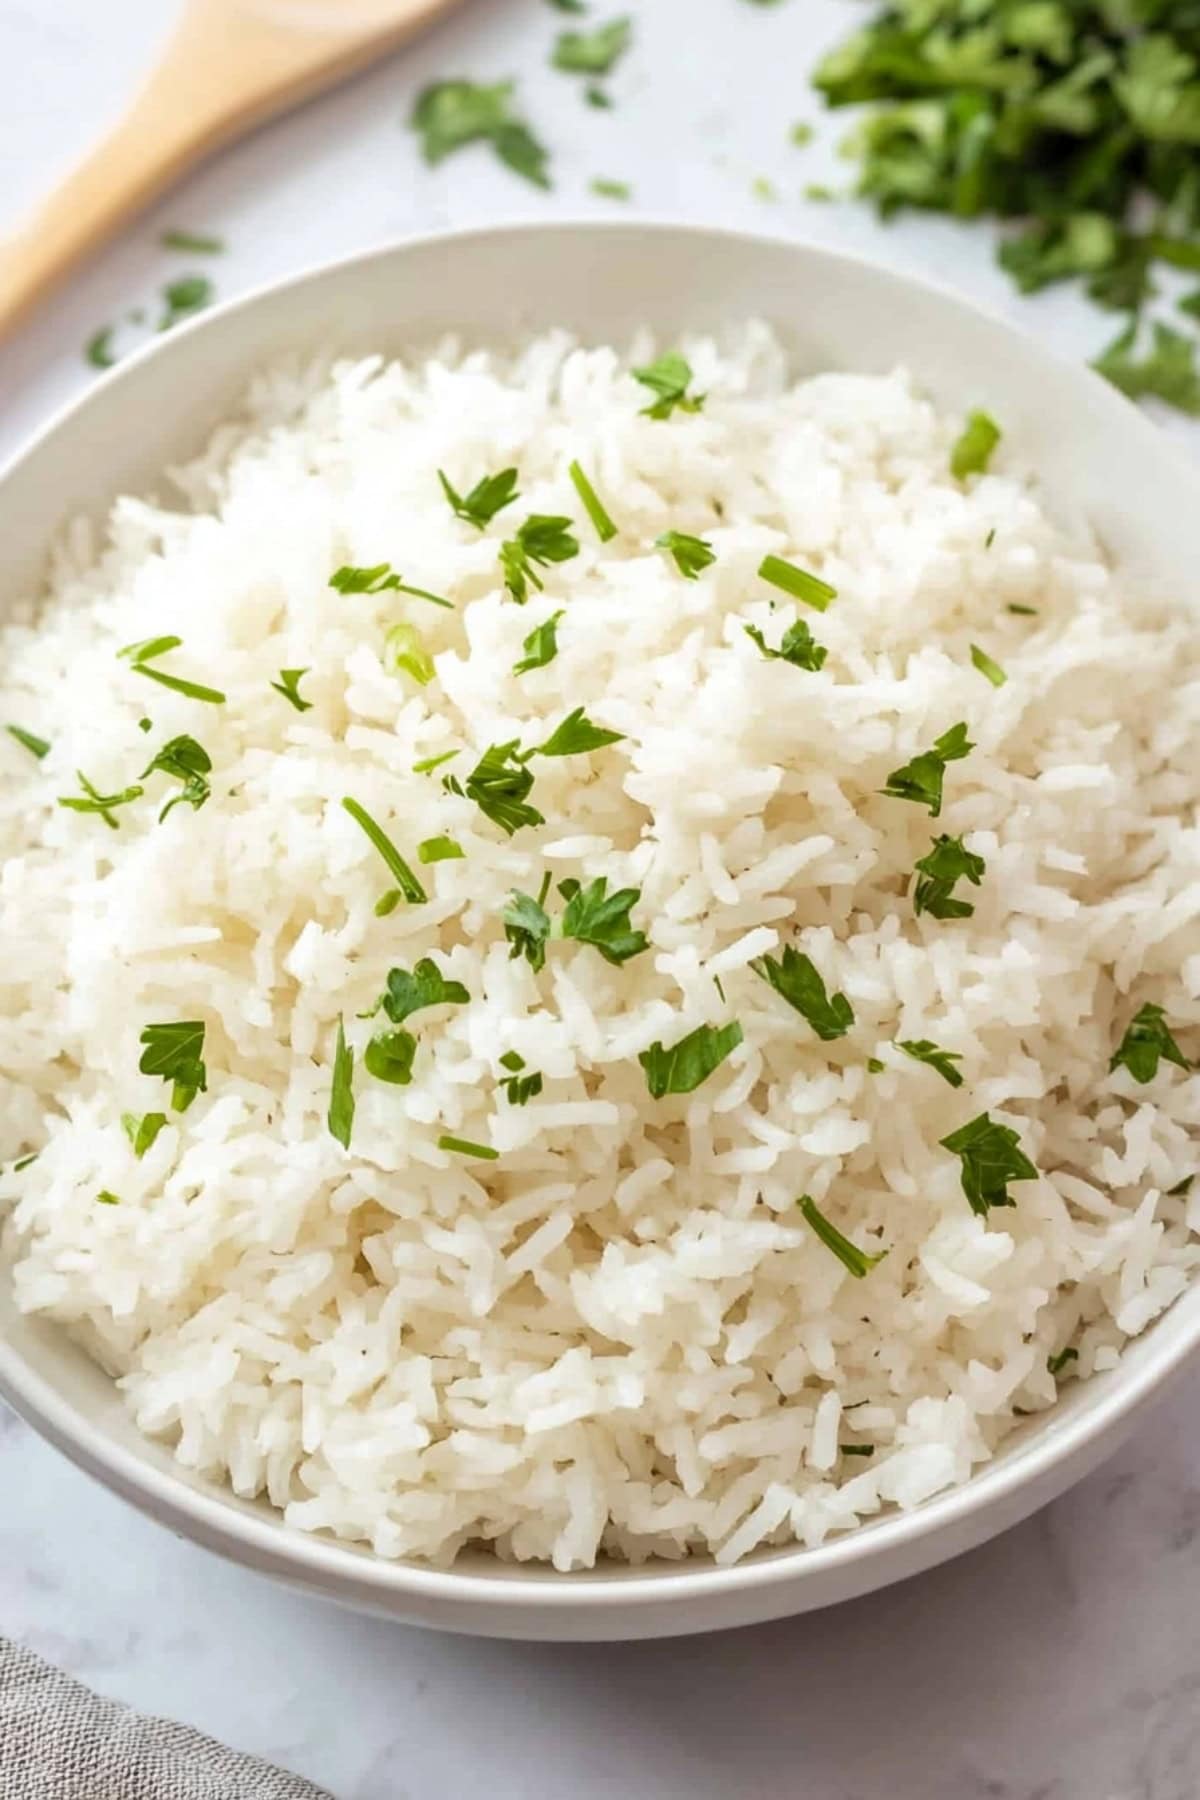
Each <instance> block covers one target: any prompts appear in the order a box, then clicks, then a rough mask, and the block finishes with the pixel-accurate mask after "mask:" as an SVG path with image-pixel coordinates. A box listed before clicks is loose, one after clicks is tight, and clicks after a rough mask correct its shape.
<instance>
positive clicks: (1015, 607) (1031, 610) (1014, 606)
mask: <svg viewBox="0 0 1200 1800" xmlns="http://www.w3.org/2000/svg"><path fill="white" fill-rule="evenodd" d="M1004 610H1005V612H1010V613H1019V614H1020V615H1021V617H1022V618H1024V619H1036V618H1037V616H1038V609H1037V607H1036V606H1022V605H1021V604H1020V603H1019V602H1018V601H1016V600H1010V601H1009V603H1008V605H1007V606H1006V607H1005V609H1004Z"/></svg>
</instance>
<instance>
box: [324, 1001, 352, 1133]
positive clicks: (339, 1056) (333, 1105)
mask: <svg viewBox="0 0 1200 1800" xmlns="http://www.w3.org/2000/svg"><path fill="white" fill-rule="evenodd" d="M327 1122H328V1125H329V1131H330V1135H331V1136H332V1137H335V1138H336V1139H337V1141H338V1143H339V1144H340V1145H341V1146H342V1149H343V1150H348V1149H349V1148H350V1138H351V1134H352V1133H353V1131H354V1052H353V1050H351V1049H350V1047H349V1045H348V1044H347V1043H346V1033H345V1030H344V1028H343V1026H342V1021H341V1019H340V1018H339V1019H338V1030H337V1047H336V1049H335V1050H334V1053H333V1083H332V1086H331V1087H330V1090H329V1115H328V1121H327Z"/></svg>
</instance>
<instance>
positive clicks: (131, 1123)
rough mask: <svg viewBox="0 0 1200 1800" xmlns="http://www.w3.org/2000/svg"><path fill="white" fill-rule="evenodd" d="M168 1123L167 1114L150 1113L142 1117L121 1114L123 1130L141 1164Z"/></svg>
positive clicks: (132, 1114) (135, 1114)
mask: <svg viewBox="0 0 1200 1800" xmlns="http://www.w3.org/2000/svg"><path fill="white" fill-rule="evenodd" d="M166 1122H167V1115H166V1113H160V1112H148V1113H142V1115H141V1116H140V1117H139V1116H138V1114H137V1113H122V1114H121V1130H122V1131H123V1132H124V1133H125V1136H126V1137H127V1138H128V1139H129V1142H130V1145H131V1146H132V1149H133V1154H134V1155H135V1156H136V1157H137V1159H138V1161H139V1162H141V1160H142V1158H143V1156H145V1154H146V1152H147V1150H149V1149H150V1147H151V1145H152V1144H153V1143H154V1140H155V1138H156V1137H157V1136H158V1134H159V1132H160V1131H161V1130H162V1129H163V1127H164V1125H165V1124H166Z"/></svg>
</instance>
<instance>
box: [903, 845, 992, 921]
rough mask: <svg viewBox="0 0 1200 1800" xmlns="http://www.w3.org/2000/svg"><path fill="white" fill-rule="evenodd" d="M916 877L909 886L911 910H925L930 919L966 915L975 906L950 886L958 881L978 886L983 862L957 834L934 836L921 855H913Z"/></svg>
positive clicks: (961, 917) (983, 866)
mask: <svg viewBox="0 0 1200 1800" xmlns="http://www.w3.org/2000/svg"><path fill="white" fill-rule="evenodd" d="M916 868H917V871H918V874H919V877H920V878H919V880H918V881H917V884H916V887H915V888H914V890H913V911H914V912H916V913H928V914H929V915H930V917H931V918H934V919H969V918H970V917H971V915H972V914H973V913H974V911H975V908H974V906H973V905H972V904H971V902H970V901H969V900H958V899H956V898H955V896H954V889H955V887H956V886H957V884H958V883H959V882H960V881H969V882H970V883H971V884H972V885H973V886H974V887H978V886H979V885H980V883H981V881H982V880H983V876H984V873H985V871H986V869H987V864H986V862H985V861H984V859H983V857H982V856H977V855H976V854H975V852H974V851H973V850H968V849H967V847H966V845H965V844H964V843H963V841H962V839H961V837H946V836H945V834H944V833H943V835H942V836H940V837H936V838H934V840H933V847H932V849H931V850H929V852H928V853H927V854H926V855H925V856H920V857H918V858H917V862H916Z"/></svg>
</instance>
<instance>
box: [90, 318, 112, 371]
mask: <svg viewBox="0 0 1200 1800" xmlns="http://www.w3.org/2000/svg"><path fill="white" fill-rule="evenodd" d="M113 330H114V327H113V326H111V325H102V326H101V327H100V329H99V331H94V332H93V333H92V335H91V337H90V338H89V339H88V341H87V343H86V344H85V345H84V347H83V354H84V358H85V360H86V361H87V362H89V363H91V365H92V367H93V369H111V368H112V366H113V364H114V363H115V362H116V360H117V355H116V351H115V350H114V349H113V345H112V341H113Z"/></svg>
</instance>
